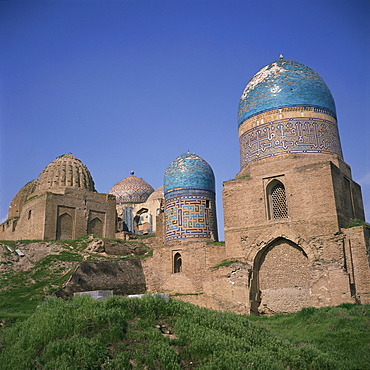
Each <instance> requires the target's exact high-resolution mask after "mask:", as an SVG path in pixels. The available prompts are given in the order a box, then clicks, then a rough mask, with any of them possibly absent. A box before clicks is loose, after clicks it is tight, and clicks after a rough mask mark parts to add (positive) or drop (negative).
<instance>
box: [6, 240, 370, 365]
mask: <svg viewBox="0 0 370 370" xmlns="http://www.w3.org/2000/svg"><path fill="white" fill-rule="evenodd" d="M84 243H85V241H83V240H82V241H81V240H80V241H77V242H76V241H71V242H68V243H66V244H63V246H60V245H59V246H54V247H53V248H55V249H54V250H53V252H52V253H51V254H49V255H45V256H39V257H40V258H38V259H35V260H33V263H32V264H30V265H27V266H26V267H27V268H25V269H22V268H20V266H18V265H17V264H18V263H19V261H18V262H17V261H13V264H9V263H5V264H4V263H3V266H2V270H1V271H0V272H1V274H2V276H1V280H0V284H1V285H0V289H1V290H0V315H1V316H0V317H1V319H2V321H1V324H2V326H1V327H0V369H4V370H6V369H19V370H21V369H58V370H59V369H217V370H218V369H232V370H233V369H249V368H253V369H368V368H369V364H370V305H358V304H344V305H341V306H338V307H325V308H321V309H314V308H306V309H303V310H302V311H300V312H298V313H295V314H287V315H282V314H281V315H274V316H271V317H255V316H246V315H236V314H233V313H230V312H216V311H212V310H207V309H204V308H200V307H196V306H193V305H191V304H187V303H184V302H180V301H177V300H175V299H170V301H169V302H165V301H163V300H161V299H160V298H157V297H151V296H146V297H144V298H142V299H129V298H119V297H111V298H109V299H108V300H106V301H94V300H93V299H91V298H90V297H87V296H81V297H75V298H73V299H71V300H62V299H60V298H56V297H46V294H47V292H48V291H50V290H53V289H57V288H58V287H59V286H60V285H61V284H62V282H63V281H65V280H66V278H67V277H68V275H69V274H70V270H71V269H72V268H73V266H74V264H75V263H78V261H80V260H81V259H85V260H86V259H89V258H92V259H94V258H98V257H96V256H94V255H92V254H91V255H90V254H89V253H87V252H86V250H85V248H86V244H84ZM49 248H51V249H52V247H49ZM58 248H60V249H58ZM3 249H4V250H2V253H3V257H2V260H1V261H2V262H7V261H9V260H11V259H12V256H11V255H8V257H9V258H8V259H6V258H5V257H4V254H7V251H6V250H5V248H3ZM51 249H50V250H51ZM9 253H10V252H9ZM99 258H100V257H99ZM22 263H24V262H22ZM5 265H6V266H5ZM9 266H10V267H9Z"/></svg>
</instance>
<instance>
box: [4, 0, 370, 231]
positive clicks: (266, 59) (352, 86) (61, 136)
mask: <svg viewBox="0 0 370 370" xmlns="http://www.w3.org/2000/svg"><path fill="white" fill-rule="evenodd" d="M0 31H1V33H0V73H1V75H0V83H1V90H0V94H1V95H0V104H1V115H0V119H1V132H0V133H1V152H0V154H1V158H0V160H1V172H0V179H1V188H0V190H1V193H0V194H1V215H0V216H1V221H3V220H4V219H6V216H7V211H8V206H9V203H10V201H11V199H12V198H13V196H14V195H15V194H16V193H17V191H18V190H19V189H20V188H21V187H22V186H23V185H25V184H26V183H27V182H28V181H30V180H33V179H35V178H37V177H38V175H39V173H40V172H41V171H42V170H43V168H44V167H45V166H46V165H48V164H49V163H50V162H51V161H53V160H54V159H55V158H56V157H58V156H59V155H61V154H64V153H68V152H71V153H73V154H74V155H75V156H76V157H77V158H79V159H80V160H81V161H82V162H83V163H84V164H86V165H87V167H88V168H89V170H90V171H91V173H92V176H93V178H94V181H95V185H96V188H97V190H98V191H99V192H102V193H105V192H108V191H109V189H110V188H111V187H112V186H113V185H114V184H115V183H116V182H118V181H119V180H121V179H122V178H124V177H126V176H128V175H129V173H130V171H131V170H134V171H135V175H137V176H139V177H142V178H143V179H144V180H146V181H147V182H148V183H150V184H151V185H152V186H153V187H154V188H158V187H159V186H161V185H162V183H163V174H164V171H165V169H166V167H167V166H168V165H169V163H170V162H172V160H174V159H175V158H176V157H177V156H179V155H180V154H183V153H185V152H187V151H188V150H189V151H190V152H195V153H197V154H198V155H200V156H201V157H202V158H204V159H205V160H206V161H207V162H208V163H209V164H210V165H211V166H212V168H213V170H214V172H215V176H216V183H217V198H218V204H217V206H218V209H217V212H218V223H219V225H220V230H219V231H220V234H221V238H223V232H222V227H223V214H222V200H221V192H222V182H223V181H226V180H229V179H231V178H234V177H235V174H236V173H237V172H238V171H239V148H238V136H237V118H236V116H237V109H238V103H239V98H240V95H241V93H242V91H243V89H244V87H245V85H246V84H247V83H248V81H249V79H250V78H251V77H253V75H254V74H255V73H256V72H257V71H258V70H259V69H260V68H262V67H263V66H265V65H266V64H268V63H270V62H272V61H274V60H277V59H278V57H279V54H280V53H282V54H283V55H284V58H285V59H290V60H295V61H298V62H300V63H303V64H306V65H308V66H309V67H311V68H313V69H314V70H315V71H316V72H317V73H318V74H319V75H320V76H321V77H322V78H323V79H324V80H325V82H326V84H327V85H328V86H329V88H330V90H331V92H332V94H333V96H334V99H335V102H336V107H337V115H338V125H339V132H340V135H341V142H342V148H343V152H344V158H345V160H346V162H347V163H348V164H349V165H350V166H351V167H352V174H353V178H354V180H355V181H357V182H359V183H360V184H361V186H362V190H363V198H364V203H365V206H366V211H367V219H368V220H369V217H370V141H369V138H370V125H369V117H370V108H369V106H370V102H369V95H370V94H369V86H370V77H369V65H370V58H369V48H370V40H369V36H370V2H369V1H367V0H364V1H361V0H348V1H340V0H333V1H328V0H309V1H305V0H299V1H297V0H291V1H285V0H281V1H263V0H260V1H254V0H253V1H252V0H250V1H248V0H242V1H237V0H223V1H218V0H196V1H195V0H188V1H185V0H169V1H165V0H132V1H128V0H121V1H109V0H104V1H103V0H95V1H93V0H86V1H79V0H73V1H72V0H71V1H67V0H58V1H56V0H55V1H53V0H50V1H37V0H35V1H1V2H0Z"/></svg>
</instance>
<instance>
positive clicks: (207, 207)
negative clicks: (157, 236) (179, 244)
mask: <svg viewBox="0 0 370 370" xmlns="http://www.w3.org/2000/svg"><path fill="white" fill-rule="evenodd" d="M165 202H166V203H165V220H166V240H167V241H170V240H178V239H186V238H210V237H211V236H215V235H217V222H216V212H215V198H214V193H213V192H207V191H204V192H203V195H190V196H187V195H179V194H177V195H176V196H174V197H171V198H169V199H166V201H165Z"/></svg>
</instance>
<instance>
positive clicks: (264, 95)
mask: <svg viewBox="0 0 370 370" xmlns="http://www.w3.org/2000/svg"><path fill="white" fill-rule="evenodd" d="M292 106H309V107H314V108H316V109H319V110H321V111H323V112H325V113H327V114H329V115H331V116H333V117H334V118H335V117H336V110H335V102H334V99H333V96H332V94H331V92H330V90H329V88H328V87H327V86H326V84H325V82H324V80H323V79H322V78H321V77H320V76H319V75H318V74H317V73H316V72H315V71H313V70H312V69H311V68H309V67H307V66H306V65H304V64H301V63H298V62H294V61H290V60H278V61H276V62H273V63H270V64H269V65H267V66H266V67H264V68H262V69H261V70H260V71H259V72H257V74H256V75H255V76H254V77H253V78H252V79H251V80H250V81H249V83H248V85H247V87H246V88H245V90H244V91H243V94H242V96H241V98H240V102H239V111H238V124H239V125H240V124H241V123H243V122H244V121H245V120H246V119H248V118H250V117H252V116H254V115H256V114H260V113H262V112H266V111H269V110H272V109H278V108H284V107H292Z"/></svg>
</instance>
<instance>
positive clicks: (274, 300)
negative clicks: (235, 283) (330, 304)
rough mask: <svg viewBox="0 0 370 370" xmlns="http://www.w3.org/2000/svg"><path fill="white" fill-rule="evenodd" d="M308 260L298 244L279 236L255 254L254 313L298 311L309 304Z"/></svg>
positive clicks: (252, 290)
mask: <svg viewBox="0 0 370 370" xmlns="http://www.w3.org/2000/svg"><path fill="white" fill-rule="evenodd" d="M309 281H310V273H309V261H308V258H307V255H306V253H305V252H304V251H303V249H302V248H301V247H299V246H298V245H297V244H295V243H293V242H291V241H289V240H287V239H284V238H279V239H277V240H275V241H274V242H273V243H271V244H270V245H268V246H266V247H265V248H264V249H262V250H261V251H260V252H259V253H258V254H257V256H256V258H255V261H254V266H253V278H252V283H251V312H252V313H255V314H268V313H275V312H296V311H299V310H300V309H302V308H303V307H307V306H308V305H309Z"/></svg>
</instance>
